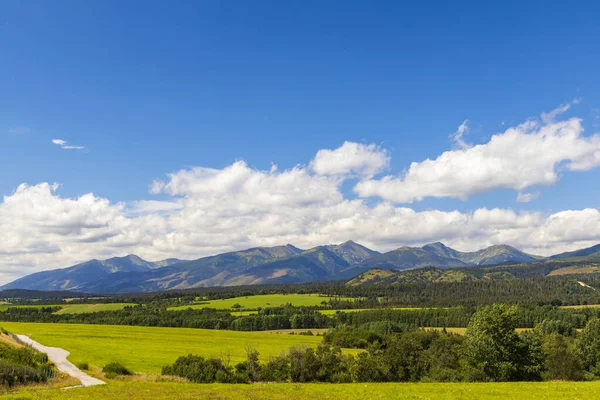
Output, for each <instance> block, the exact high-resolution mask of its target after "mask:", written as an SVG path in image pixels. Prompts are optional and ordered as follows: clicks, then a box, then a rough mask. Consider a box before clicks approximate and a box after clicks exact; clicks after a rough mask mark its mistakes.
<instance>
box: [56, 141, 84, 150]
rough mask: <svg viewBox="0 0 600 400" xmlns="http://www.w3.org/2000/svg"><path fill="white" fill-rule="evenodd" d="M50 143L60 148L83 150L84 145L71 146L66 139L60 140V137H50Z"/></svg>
mask: <svg viewBox="0 0 600 400" xmlns="http://www.w3.org/2000/svg"><path fill="white" fill-rule="evenodd" d="M52 143H54V144H56V145H58V146H60V147H61V148H62V149H65V150H84V149H85V146H72V145H70V144H69V142H67V141H66V140H62V139H52Z"/></svg>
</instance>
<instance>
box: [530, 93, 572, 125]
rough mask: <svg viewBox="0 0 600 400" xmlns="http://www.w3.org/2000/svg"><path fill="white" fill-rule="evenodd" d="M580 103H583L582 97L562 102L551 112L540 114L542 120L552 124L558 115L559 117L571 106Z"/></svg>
mask: <svg viewBox="0 0 600 400" xmlns="http://www.w3.org/2000/svg"><path fill="white" fill-rule="evenodd" d="M579 103H581V99H573V101H570V102H569V103H565V104H561V105H560V106H558V107H557V108H555V109H554V110H552V111H550V112H547V113H542V115H541V116H540V119H541V120H542V122H543V123H546V124H550V123H552V122H554V121H555V120H556V117H558V116H559V115H561V114H564V113H566V112H567V111H568V110H569V109H570V108H571V106H573V105H576V104H579Z"/></svg>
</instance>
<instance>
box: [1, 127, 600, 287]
mask: <svg viewBox="0 0 600 400" xmlns="http://www.w3.org/2000/svg"><path fill="white" fill-rule="evenodd" d="M464 126H465V129H466V126H467V125H466V122H465V123H464ZM464 132H466V131H463V133H464ZM599 146H600V143H599V139H598V137H596V136H591V137H584V136H582V128H581V121H580V120H578V119H570V120H568V121H564V122H553V123H550V124H543V123H540V122H535V121H529V122H527V123H525V124H522V125H519V126H518V127H516V128H511V129H508V130H507V131H506V132H504V133H502V134H498V135H495V136H494V137H492V139H491V140H490V141H489V142H488V143H486V144H483V145H475V146H472V147H469V148H464V149H458V150H452V151H449V152H447V153H444V154H443V155H441V156H440V157H438V158H437V159H435V160H426V161H424V162H421V163H413V165H411V167H410V169H409V170H408V171H407V173H406V175H405V176H404V177H401V178H398V177H384V178H382V179H379V180H374V179H373V176H375V175H376V174H377V173H379V172H381V171H383V170H385V169H386V168H388V166H389V163H390V157H389V155H388V153H387V152H386V151H385V150H384V149H381V148H380V147H378V146H375V145H364V144H358V143H351V142H346V143H344V144H343V145H342V146H341V147H339V148H337V149H333V150H321V151H319V152H318V153H317V154H316V156H315V157H314V159H313V160H312V161H311V162H309V163H308V164H307V166H302V165H300V166H296V167H293V168H289V169H278V168H276V167H275V166H273V167H271V168H270V169H268V170H259V169H256V168H252V167H250V166H249V165H248V164H246V163H245V162H244V161H237V162H235V163H233V164H231V165H229V166H226V167H225V168H222V169H214V168H206V167H194V168H188V169H182V170H179V171H175V172H173V173H170V174H168V175H166V176H165V177H164V178H163V179H157V180H155V181H154V182H152V183H151V185H150V192H151V193H152V194H154V195H157V196H160V197H159V198H158V199H149V200H140V201H135V202H130V203H119V202H111V201H110V200H109V199H106V198H103V197H99V196H97V195H94V194H92V193H89V194H85V195H83V196H80V197H77V198H67V197H63V196H61V195H60V187H59V185H57V184H51V183H40V184H37V185H25V184H23V185H20V186H19V187H18V188H17V189H16V190H15V191H14V192H13V193H11V194H9V195H6V196H4V197H3V199H2V202H0V243H2V247H1V249H0V281H1V282H7V281H9V280H12V279H14V278H17V277H19V276H23V275H25V274H28V273H32V272H35V271H38V270H43V269H51V268H57V267H64V266H68V265H72V264H74V263H76V262H81V261H85V260H88V259H92V258H109V257H112V256H119V255H126V254H129V253H135V254H138V255H140V256H141V257H143V258H145V259H148V260H160V259H164V258H168V257H180V258H187V259H193V258H198V257H201V256H207V255H212V254H217V253H220V252H225V251H231V250H236V249H244V248H249V247H254V246H275V245H281V244H286V243H292V244H294V245H296V246H299V247H301V248H309V247H312V246H315V245H319V244H325V243H339V242H342V241H345V240H347V239H348V238H352V239H353V240H356V241H359V242H361V243H363V244H365V245H367V246H369V247H372V248H374V249H377V250H380V251H387V250H392V249H394V248H396V247H399V246H402V245H423V244H425V243H428V242H432V241H443V242H444V243H446V244H448V245H450V246H453V247H455V248H458V249H459V250H465V251H469V250H475V249H477V248H480V247H484V246H489V245H493V244H500V243H506V244H510V245H513V246H515V247H518V248H521V249H523V250H525V251H529V252H531V253H536V254H541V255H548V254H552V253H555V252H559V251H567V250H573V249H575V248H579V247H586V246H590V245H593V244H596V243H597V242H598V241H600V211H599V210H597V209H595V208H590V209H584V210H565V211H560V212H557V213H554V214H550V215H547V214H544V213H540V212H524V211H523V212H519V211H515V210H510V209H502V208H493V209H488V208H480V209H476V210H473V211H469V212H461V211H457V210H454V211H441V210H424V211H416V210H414V209H412V208H410V207H406V206H399V205H398V204H397V203H396V202H397V201H398V199H400V200H404V201H412V200H414V199H418V198H420V197H424V196H434V195H435V196H439V195H440V194H441V195H451V196H453V197H466V196H468V195H469V194H472V193H477V192H479V191H484V190H491V189H493V188H496V187H512V188H515V189H517V190H518V191H519V193H520V197H521V198H522V199H526V198H529V197H532V196H533V195H531V193H525V192H522V189H524V188H526V187H528V186H531V185H535V184H551V183H553V182H555V181H556V179H557V176H558V170H559V166H561V167H562V168H564V169H567V170H585V169H589V168H591V167H593V166H594V165H597V164H598V162H599V160H600V156H599V154H600V153H599V152H598V149H599V148H600V147H599ZM505 158H507V160H506V159H505ZM448 171H449V172H448ZM357 177H358V178H359V179H362V182H361V183H359V184H358V185H357V187H359V188H360V187H361V185H363V186H362V189H361V190H358V191H359V193H363V194H368V195H375V196H380V197H381V199H380V201H378V202H373V201H372V199H365V198H348V197H345V196H344V194H343V192H342V185H343V184H344V182H345V181H346V180H348V179H354V178H357ZM445 179H449V180H450V182H444V180H445ZM489 181H491V183H490V182H489ZM368 185H379V186H377V188H376V189H377V190H374V189H373V190H371V189H369V190H371V192H369V191H368V190H366V189H368ZM362 190H364V191H365V192H362ZM367 192H368V193H367Z"/></svg>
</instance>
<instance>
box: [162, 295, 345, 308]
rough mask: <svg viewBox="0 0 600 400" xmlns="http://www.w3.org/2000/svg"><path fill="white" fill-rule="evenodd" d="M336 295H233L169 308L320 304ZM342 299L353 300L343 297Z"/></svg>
mask: <svg viewBox="0 0 600 400" xmlns="http://www.w3.org/2000/svg"><path fill="white" fill-rule="evenodd" d="M333 298H334V297H329V296H319V295H318V294H264V295H258V296H248V297H233V298H231V299H222V300H212V301H210V302H208V303H206V304H193V305H187V306H177V307H169V308H168V310H187V309H188V308H193V309H201V308H217V309H222V310H229V309H231V308H232V307H233V306H234V305H235V304H239V305H240V306H242V308H245V309H256V308H259V307H262V308H265V307H278V306H282V305H284V304H287V303H291V304H292V305H294V306H320V305H321V303H322V302H324V301H329V300H331V299H333ZM342 300H352V299H349V298H342Z"/></svg>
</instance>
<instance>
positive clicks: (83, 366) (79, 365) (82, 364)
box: [77, 362, 90, 371]
mask: <svg viewBox="0 0 600 400" xmlns="http://www.w3.org/2000/svg"><path fill="white" fill-rule="evenodd" d="M77 368H79V369H81V370H84V371H87V370H88V369H90V365H89V364H88V363H87V362H80V363H77Z"/></svg>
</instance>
